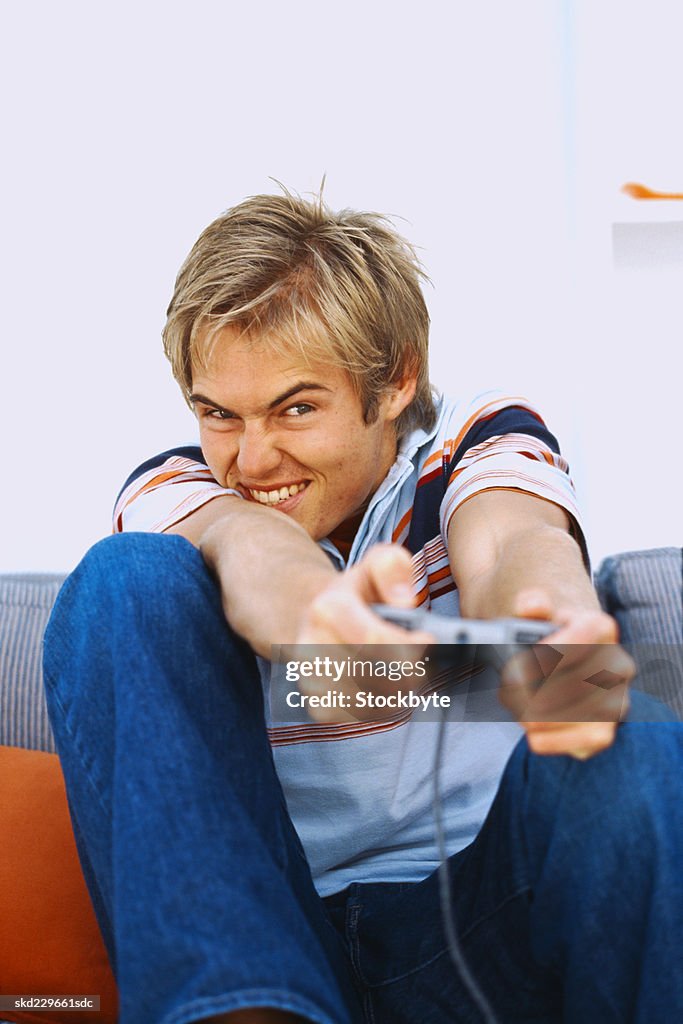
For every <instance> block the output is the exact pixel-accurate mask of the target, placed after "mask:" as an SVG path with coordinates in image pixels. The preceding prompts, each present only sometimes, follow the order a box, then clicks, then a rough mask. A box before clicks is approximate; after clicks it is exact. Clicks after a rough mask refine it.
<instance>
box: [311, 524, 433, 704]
mask: <svg viewBox="0 0 683 1024" xmlns="http://www.w3.org/2000/svg"><path fill="white" fill-rule="evenodd" d="M411 577H412V561H411V558H410V555H409V554H408V552H407V551H406V550H405V549H404V548H401V547H399V546H398V545H394V544H377V545H375V546H374V547H372V548H371V549H370V551H369V552H368V553H367V555H365V557H364V558H362V559H361V561H360V562H358V563H357V564H356V565H354V566H353V567H352V568H350V569H348V570H347V571H346V572H344V573H339V574H338V575H337V576H336V578H335V579H334V580H333V581H332V582H330V583H329V585H328V586H326V587H325V588H324V589H323V590H321V591H320V592H319V593H318V594H317V595H316V596H315V597H314V598H313V600H312V601H311V602H310V604H309V605H308V608H307V610H306V611H305V613H304V616H303V619H302V623H301V629H300V630H299V633H298V636H297V644H305V645H306V646H307V647H308V646H309V645H312V646H314V647H315V648H318V647H320V648H323V650H322V652H321V653H322V654H323V655H324V654H325V653H327V654H329V653H330V652H329V651H325V650H324V648H325V647H326V646H327V645H328V644H334V645H335V651H334V657H335V658H336V659H338V660H339V661H340V662H341V661H344V660H345V659H346V658H351V660H352V661H353V660H372V652H368V651H367V650H365V649H364V648H365V645H368V644H371V645H373V646H381V651H379V652H376V653H377V654H378V655H379V656H380V658H381V660H382V661H385V660H386V661H389V660H391V661H400V662H414V660H415V658H416V657H420V656H421V654H422V653H423V651H424V649H425V647H427V646H429V644H431V643H433V642H434V637H433V636H431V635H430V634H429V633H423V632H418V631H416V632H408V631H407V630H404V629H401V628H400V627H398V626H395V625H392V624H391V623H389V622H386V621H385V620H384V619H381V618H380V617H379V616H378V615H376V614H375V612H373V610H372V608H371V607H370V606H371V605H373V604H391V605H394V606H396V607H400V608H412V607H414V605H415V595H414V592H413V587H412V583H411ZM307 653H309V652H307ZM410 684H411V680H410V679H409V678H406V679H405V680H402V681H399V682H393V681H391V680H388V679H385V678H382V679H375V678H373V679H370V680H368V679H367V678H363V679H360V680H359V679H354V678H353V677H352V676H349V677H346V678H344V679H342V680H341V681H340V682H339V683H337V684H335V688H336V689H338V690H340V691H342V692H343V693H344V694H346V695H348V697H349V699H350V710H349V713H348V714H347V715H345V714H344V713H343V712H341V713H340V711H339V709H336V708H335V709H327V710H326V709H324V708H315V709H314V708H310V713H311V715H312V716H313V717H315V718H316V719H317V720H318V721H340V720H343V719H347V718H349V719H356V720H357V719H361V718H362V719H369V718H376V717H386V715H387V711H384V712H380V713H378V712H377V711H372V710H370V709H368V708H363V709H362V712H360V713H359V712H358V711H354V703H353V698H354V697H355V694H356V692H357V691H358V689H365V690H371V691H372V692H374V693H380V692H381V693H382V694H391V693H394V692H397V691H399V690H407V689H411V688H412V689H417V688H418V687H417V686H412V687H411V685H410ZM329 685H330V684H329V680H325V679H322V680H321V679H315V678H307V679H302V680H301V681H300V683H299V689H300V690H301V692H302V693H305V694H307V695H309V696H313V695H315V696H318V695H321V694H322V693H323V691H324V690H327V689H329ZM389 713H391V714H394V713H395V712H394V711H390V712H389Z"/></svg>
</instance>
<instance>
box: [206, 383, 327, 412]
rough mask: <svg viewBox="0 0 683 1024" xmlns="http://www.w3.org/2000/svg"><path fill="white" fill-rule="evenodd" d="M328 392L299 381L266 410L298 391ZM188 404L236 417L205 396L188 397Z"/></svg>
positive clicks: (322, 387) (229, 410)
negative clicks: (199, 405)
mask: <svg viewBox="0 0 683 1024" xmlns="http://www.w3.org/2000/svg"><path fill="white" fill-rule="evenodd" d="M330 390H331V389H330V388H327V387H325V385H324V384H316V383H315V382H314V381H307V380H301V381H298V383H296V384H294V385H292V387H291V388H288V389H287V390H286V391H283V392H282V394H281V395H278V396H277V398H274V399H273V401H272V402H269V403H268V406H267V407H266V408H267V411H268V412H271V411H272V410H273V409H276V408H277V406H278V405H281V404H282V403H283V402H286V401H287V399H288V398H293V397H294V395H297V394H298V393H299V392H300V391H327V392H329V391H330ZM190 402H191V403H192V404H193V405H194V404H195V402H201V404H202V405H208V406H210V407H211V408H212V409H217V410H218V411H219V412H226V413H228V414H229V415H230V416H235V415H236V414H235V413H234V412H233V411H232V410H231V409H226V408H225V406H223V405H219V404H218V402H214V400H213V399H212V398H207V397H206V396H205V395H200V394H197V393H193V394H191V395H190Z"/></svg>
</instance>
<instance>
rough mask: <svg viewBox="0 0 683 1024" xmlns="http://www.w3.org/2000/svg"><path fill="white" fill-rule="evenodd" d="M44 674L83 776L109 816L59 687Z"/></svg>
mask: <svg viewBox="0 0 683 1024" xmlns="http://www.w3.org/2000/svg"><path fill="white" fill-rule="evenodd" d="M43 673H44V676H45V681H46V682H49V684H50V689H51V693H52V699H53V700H54V702H55V704H56V705H57V707H58V708H59V711H60V713H61V716H62V722H63V724H64V731H65V732H67V733H68V734H69V736H70V738H71V741H72V746H73V749H74V750H75V752H76V754H77V756H78V760H79V762H80V766H81V770H82V772H83V775H84V777H85V778H86V779H87V781H88V784H89V786H90V788H91V789H92V791H93V793H94V795H95V798H96V799H97V802H98V804H99V806H100V808H101V809H102V810H103V811H104V813H105V814H107V813H108V812H107V806H106V804H105V803H104V801H103V800H102V795H101V793H100V791H99V788H98V787H97V786H96V785H95V783H94V782H93V779H92V777H91V775H90V772H89V771H88V768H87V766H86V764H85V761H84V759H83V754H82V752H81V750H80V746H79V743H78V740H77V736H76V734H75V733H74V731H73V729H72V728H71V726H70V725H69V719H68V713H67V710H66V708H65V707H64V704H63V703H62V701H61V700H60V698H59V694H58V693H57V687H56V686H55V682H54V680H53V679H52V678H51V677H50V676H49V674H48V673H47V672H45V670H43ZM58 757H59V761H60V764H61V757H60V756H59V751H58Z"/></svg>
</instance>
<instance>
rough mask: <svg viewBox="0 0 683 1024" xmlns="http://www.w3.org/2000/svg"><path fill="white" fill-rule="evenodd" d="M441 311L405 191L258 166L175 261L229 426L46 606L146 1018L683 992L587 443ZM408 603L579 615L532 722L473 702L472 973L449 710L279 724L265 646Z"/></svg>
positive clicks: (130, 1018)
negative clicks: (264, 172) (320, 192)
mask: <svg viewBox="0 0 683 1024" xmlns="http://www.w3.org/2000/svg"><path fill="white" fill-rule="evenodd" d="M427 334H428V316H427V312H426V309H425V305H424V301H423V298H422V294H421V290H420V286H419V270H418V268H417V265H416V261H415V258H414V254H413V252H412V250H411V249H410V247H409V246H408V245H407V244H406V243H405V242H404V241H403V240H402V239H400V238H399V237H398V236H397V235H396V234H395V232H394V231H393V229H392V228H391V227H390V226H389V225H388V224H387V223H386V222H385V221H384V220H383V219H382V218H380V217H377V216H375V215H370V214H357V213H353V212H351V211H344V212H342V213H340V214H334V213H332V212H330V211H329V210H327V209H326V208H325V207H324V206H323V204H322V202H305V201H303V200H301V199H299V198H297V197H294V196H291V195H284V196H259V197H255V198H253V199H251V200H247V201H246V202H244V203H242V204H240V205H239V206H237V207H235V208H234V209H232V210H229V211H228V212H227V213H226V214H225V215H224V216H222V217H220V218H219V219H218V220H217V221H215V222H214V223H213V224H212V225H210V226H209V228H207V229H206V231H205V232H204V233H203V234H202V236H201V237H200V239H199V240H198V242H197V243H196V245H195V246H194V248H193V250H192V252H191V253H190V255H189V257H188V259H187V261H186V263H185V264H184V266H183V268H182V269H181V271H180V274H179V276H178V280H177V282H176V289H175V293H174V296H173V300H172V302H171V305H170V307H169V312H168V321H167V324H166V328H165V332H164V341H165V346H166V351H167V354H168V356H169V358H170V360H171V363H172V366H173V370H174V373H175V375H176V378H177V379H178V381H179V383H180V385H181V387H182V389H183V392H184V394H185V397H186V399H187V401H188V402H189V403H190V404H191V406H192V408H193V409H194V411H195V413H196V415H197V420H198V425H199V435H200V445H199V446H189V447H186V448H182V449H175V450H172V451H169V452H166V453H163V455H161V456H158V457H157V458H155V459H153V460H150V462H148V463H146V464H144V465H143V466H141V467H140V468H139V469H138V470H136V472H135V473H134V474H133V475H132V477H131V478H130V479H129V481H127V483H126V485H125V486H124V488H123V491H122V492H121V495H120V496H119V500H118V502H117V508H116V511H115V531H116V532H117V533H121V534H122V535H120V536H114V537H113V538H110V539H108V540H107V541H103V542H101V543H100V544H99V545H97V546H96V547H95V548H94V549H93V551H91V552H90V553H89V554H88V555H87V556H86V558H85V559H84V561H83V562H82V563H81V565H80V566H79V567H78V569H77V570H76V571H75V573H74V574H73V575H72V577H71V578H70V580H69V581H68V582H67V584H66V585H65V587H64V590H63V592H62V594H61V596H60V600H59V602H58V605H57V608H56V610H55V613H54V616H53V619H52V622H51V624H50V627H49V630H48V635H47V639H46V661H45V673H46V682H47V688H48V694H49V703H50V709H51V715H52V720H53V725H54V730H55V734H56V737H57V742H58V746H59V750H60V755H61V758H62V762H63V766H64V772H65V776H66V779H67V786H68V791H69V798H70V804H71V808H72V815H73V819H74V828H75V833H76V837H77V841H78V844H79V850H80V853H81V858H82V862H83V867H84V872H85V875H86V878H87V880H88V883H89V886H90V890H91V893H92V897H93V902H94V905H95V908H96V910H97V912H98V916H99V919H100V922H101V926H102V930H103V934H104V937H105V941H106V942H107V946H108V949H109V953H110V956H111V960H112V964H113V966H114V970H115V972H116V976H117V980H118V984H119V989H120V994H121V1021H122V1024H138V1022H140V1024H142V1022H143V1021H144V1022H145V1024H150V1022H152V1021H158V1022H163V1024H185V1022H188V1021H193V1020H200V1019H211V1020H220V1021H223V1020H226V1021H236V1022H240V1021H250V1022H254V1021H271V1020H272V1021H279V1020H310V1021H317V1022H324V1024H332V1022H334V1024H341V1022H351V1021H353V1022H357V1021H362V1020H366V1021H374V1022H377V1024H380V1022H387V1024H403V1022H405V1024H408V1022H418V1021H427V1020H429V1021H434V1022H442V1021H443V1022H447V1021H448V1022H451V1021H463V1022H464V1021H474V1020H478V1019H494V1018H493V1017H491V1016H490V1011H489V1010H487V1009H486V1003H488V1004H489V1007H490V1008H492V1012H493V1013H494V1014H495V1015H496V1017H497V1019H498V1020H500V1021H503V1020H504V1021H506V1022H512V1021H520V1022H521V1021H529V1020H532V1019H533V1020H544V1021H560V1020H565V1021H572V1022H576V1024H578V1022H581V1024H584V1022H586V1021H589V1020H600V1021H612V1020H614V1021H627V1020H628V1021H642V1022H645V1021H647V1022H648V1024H651V1022H653V1021H657V1020H662V1021H663V1020H665V1019H666V1020H669V1019H671V1015H672V1014H674V1015H675V1009H677V1008H678V1009H683V991H682V985H681V978H680V976H679V974H678V973H677V972H676V971H675V970H674V971H666V972H664V973H662V971H661V965H662V963H663V961H665V960H666V959H667V957H668V955H669V954H671V956H673V957H675V951H676V948H677V946H676V943H677V927H678V925H679V924H680V906H681V898H680V897H681V891H680V863H681V853H682V852H683V851H681V849H680V845H681V838H680V837H681V835H682V834H683V829H682V828H680V822H679V823H678V824H677V822H676V820H675V815H676V814H678V815H679V817H680V810H679V807H680V801H679V800H678V794H677V787H678V782H677V777H676V771H677V770H678V769H679V768H680V764H681V743H682V737H681V732H680V727H679V726H678V724H669V723H665V724H659V725H657V726H652V725H644V724H642V723H641V724H636V723H627V724H622V725H620V724H619V722H620V720H621V719H623V717H624V714H625V710H626V707H627V704H628V699H627V697H626V693H625V687H626V684H627V683H628V681H629V680H630V679H631V677H632V676H633V665H632V663H631V661H630V659H629V658H628V657H627V655H626V654H625V653H624V652H623V651H622V650H621V649H620V648H619V647H618V645H617V643H616V641H617V631H616V625H615V623H614V622H613V620H611V619H610V618H609V617H607V616H606V615H604V614H603V613H602V612H601V611H600V608H599V605H598V602H597V599H596V596H595V593H594V591H593V588H592V586H591V583H590V579H589V576H588V573H587V571H586V568H585V551H584V548H583V541H582V533H581V527H580V523H579V514H578V511H577V509H576V507H575V504H574V494H573V488H572V485H571V481H570V479H569V476H568V467H567V465H566V462H565V461H564V459H563V458H562V456H561V455H560V453H559V450H558V447H557V442H556V441H555V439H554V438H553V436H552V435H551V434H550V433H549V431H548V430H547V428H546V427H545V425H544V423H543V421H542V420H541V418H540V417H539V415H538V413H537V412H536V411H535V410H533V409H532V408H531V407H530V406H529V405H528V403H527V402H526V401H524V400H523V399H520V398H518V397H509V396H504V395H498V394H493V393H491V394H487V395H484V396H479V397H478V398H476V399H474V400H473V401H471V402H470V401H462V400H461V401H454V400H449V399H445V398H438V397H436V396H435V395H434V394H433V393H432V390H431V388H430V385H429V380H428V376H427ZM138 531H143V532H142V533H141V532H138ZM188 541H189V542H190V543H188ZM340 570H342V571H340ZM377 602H382V603H387V604H393V605H399V606H404V607H410V606H413V605H416V604H417V605H420V606H422V607H424V608H428V609H431V610H435V611H440V612H446V613H450V614H457V613H458V612H460V614H463V615H465V616H469V617H477V618H494V617H497V616H507V615H516V616H529V617H535V618H543V619H548V620H550V621H552V622H553V623H555V624H556V626H557V628H556V630H555V631H554V632H553V634H552V635H551V637H550V638H549V641H550V643H551V644H552V645H553V647H554V648H556V649H557V648H559V649H560V650H561V651H562V652H563V653H564V657H562V658H561V660H560V661H559V664H556V663H557V656H555V657H554V658H553V657H552V656H551V655H552V651H551V649H550V647H546V648H543V647H539V648H537V650H536V656H535V657H533V656H531V655H526V656H522V657H518V658H517V659H515V660H514V661H512V662H510V663H509V664H508V666H507V667H506V668H505V670H504V672H503V676H502V685H501V699H502V700H503V703H504V704H505V705H506V706H507V707H508V708H509V710H510V711H511V712H512V713H513V714H514V716H515V717H516V718H518V719H519V720H520V721H521V725H517V724H516V723H515V722H513V721H502V720H497V721H490V722H474V721H460V722H457V721H454V722H450V723H449V724H448V726H447V728H446V736H445V753H444V757H443V768H442V773H441V774H442V778H441V791H442V797H443V804H444V812H443V813H444V830H445V840H446V846H447V850H448V853H449V854H450V860H449V865H448V867H449V874H450V879H451V894H450V903H449V905H448V907H447V908H446V909H447V914H449V915H452V918H453V920H454V922H455V925H456V928H457V930H458V932H459V934H460V936H461V940H462V943H463V947H464V950H465V955H466V957H467V962H468V964H469V967H470V969H471V970H472V972H473V974H474V976H475V979H476V986H477V989H476V990H475V991H474V994H473V993H472V990H471V986H470V987H468V986H467V985H466V984H465V982H464V980H463V977H462V972H458V971H457V970H456V968H455V967H454V965H453V963H452V962H451V960H450V958H449V955H448V941H447V938H446V930H445V928H446V927H447V926H445V925H444V919H443V916H442V907H441V905H440V896H439V884H438V877H437V871H436V869H437V865H438V860H439V858H438V851H437V846H436V842H435V839H434V824H433V820H432V804H431V797H432V774H433V766H434V748H435V743H436V738H437V732H436V730H437V723H435V722H430V721H426V720H424V718H422V719H421V718H420V716H419V715H413V716H411V715H404V714H402V713H397V714H395V715H393V717H391V716H390V717H386V716H384V717H382V718H381V719H378V718H372V717H368V718H367V720H364V719H363V715H362V714H361V713H355V714H354V715H353V716H352V717H351V719H349V716H348V715H347V716H338V715H334V714H333V715H330V714H329V712H324V711H317V712H315V713H316V714H317V715H318V719H317V720H312V721H305V722H298V723H296V724H288V723H282V722H281V721H276V720H275V719H274V717H273V716H272V715H271V711H270V701H269V697H270V694H269V692H268V674H267V671H266V669H265V665H264V662H263V661H261V669H262V672H261V676H260V675H259V669H258V665H257V660H256V656H260V657H261V659H268V658H269V657H270V655H271V650H272V645H273V644H278V645H279V644H292V643H297V644H315V645H317V644H334V645H338V646H337V648H336V649H337V650H340V651H341V652H346V651H357V649H358V647H359V645H363V644H389V645H391V644H404V643H406V642H417V643H419V644H424V643H427V642H428V640H429V636H428V635H427V634H407V633H405V632H404V631H403V630H401V629H399V628H398V627H396V626H393V625H391V624H389V623H387V622H385V621H384V620H383V619H382V618H380V617H378V616H377V614H376V613H375V612H374V611H373V608H372V605H373V604H375V603H377ZM544 650H545V651H547V654H548V656H549V657H550V658H551V662H552V671H551V669H550V667H547V666H546V673H545V675H546V677H547V678H545V681H544V682H543V685H542V686H540V687H539V686H538V683H539V678H538V677H539V662H540V663H541V664H546V661H547V659H546V657H545V654H544ZM262 680H263V682H262ZM596 684H597V685H596ZM343 685H344V683H343V682H342V686H343ZM399 686H400V684H396V689H398V688H399ZM307 687H308V688H309V689H310V690H311V691H312V692H314V691H315V684H314V683H310V682H308V683H307V682H306V681H303V682H302V690H304V692H305V691H306V688H307ZM404 688H405V687H404ZM264 693H265V697H266V700H265V703H264V700H263V696H264ZM497 717H498V718H500V716H497ZM522 734H524V736H523V739H522V740H521V741H520V736H521V735H522ZM539 755H541V756H539ZM496 791H497V795H496ZM494 798H495V799H494ZM482 1013H483V1014H484V1016H481V1014H482ZM487 1014H489V1015H488V1016H486V1015H487Z"/></svg>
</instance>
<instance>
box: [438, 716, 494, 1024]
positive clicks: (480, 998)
mask: <svg viewBox="0 0 683 1024" xmlns="http://www.w3.org/2000/svg"><path fill="white" fill-rule="evenodd" d="M447 713H448V712H447V709H446V708H443V709H442V714H441V718H440V720H439V731H438V733H437V738H436V751H435V753H434V770H433V778H434V788H433V799H432V805H433V809H434V829H435V834H436V844H437V849H438V852H439V900H440V903H441V916H442V918H443V925H444V930H445V932H446V940H447V942H448V952H449V955H450V958H451V960H452V961H453V963H454V964H455V968H456V970H457V972H458V974H459V976H460V979H461V981H462V983H463V985H464V986H465V989H466V990H467V992H468V993H469V995H470V997H471V999H472V1002H473V1003H474V1004H475V1006H476V1007H477V1009H478V1010H479V1012H480V1014H481V1018H482V1020H483V1021H484V1022H485V1024H498V1021H497V1018H496V1015H495V1014H494V1012H493V1010H492V1009H491V1004H490V1003H489V1001H488V999H487V998H486V996H485V995H484V993H483V992H482V990H481V988H480V987H479V985H478V984H477V981H476V980H475V978H474V976H473V974H472V972H471V971H470V969H469V966H468V964H467V961H466V960H465V956H464V953H463V951H462V947H461V945H460V941H459V939H458V932H457V928H456V924H455V914H454V912H453V892H452V888H451V876H450V872H449V870H448V855H447V853H446V836H445V831H444V824H443V813H442V812H443V800H442V797H441V763H442V760H443V749H444V740H445V736H446V719H447Z"/></svg>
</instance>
